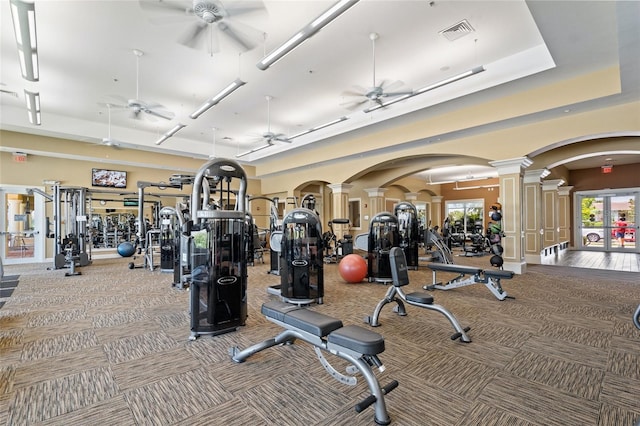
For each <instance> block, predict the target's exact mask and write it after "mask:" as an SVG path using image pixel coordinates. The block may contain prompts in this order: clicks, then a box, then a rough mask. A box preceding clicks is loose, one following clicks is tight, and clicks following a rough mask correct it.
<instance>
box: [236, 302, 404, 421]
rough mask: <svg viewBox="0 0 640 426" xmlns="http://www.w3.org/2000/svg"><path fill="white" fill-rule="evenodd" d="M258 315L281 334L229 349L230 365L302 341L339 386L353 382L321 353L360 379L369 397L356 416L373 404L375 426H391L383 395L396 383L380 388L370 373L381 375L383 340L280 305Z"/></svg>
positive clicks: (336, 321)
mask: <svg viewBox="0 0 640 426" xmlns="http://www.w3.org/2000/svg"><path fill="white" fill-rule="evenodd" d="M262 314H263V315H265V317H266V318H267V319H268V320H269V321H271V322H273V323H275V324H278V325H279V326H281V327H283V328H285V330H284V331H283V332H281V333H280V334H278V335H277V336H276V337H274V338H272V339H267V340H265V341H264V342H260V343H256V344H255V345H253V346H250V347H248V348H246V349H244V350H239V349H238V348H237V347H233V348H231V349H229V354H230V355H231V359H232V360H233V361H235V362H237V363H241V362H244V361H245V360H246V359H247V358H249V357H250V356H252V355H254V354H256V353H258V352H260V351H262V350H264V349H267V348H270V347H272V346H276V345H280V344H284V343H287V344H291V343H293V342H294V341H295V340H296V339H300V340H304V341H305V342H307V343H310V344H311V345H313V346H314V350H315V352H316V355H317V356H318V358H319V359H320V363H321V364H322V366H323V367H324V368H325V369H326V370H327V371H328V372H329V374H330V375H331V376H332V377H333V378H335V379H336V380H338V381H339V382H341V383H344V384H347V385H350V386H355V385H356V383H357V379H356V377H353V376H347V375H344V374H342V373H340V372H338V371H337V370H335V369H334V368H333V367H332V366H331V365H330V364H329V362H328V361H327V360H326V359H325V358H324V356H323V355H322V352H321V350H324V351H326V352H330V353H332V354H334V355H336V356H338V357H340V358H342V359H344V360H347V361H348V362H350V363H351V364H352V366H349V367H348V368H347V373H348V374H355V373H356V372H357V371H359V372H360V373H361V374H362V375H363V376H364V378H365V380H366V381H367V384H368V385H369V389H370V391H371V395H369V396H368V397H367V398H365V399H364V400H363V401H362V402H360V403H359V404H357V405H356V406H355V409H356V412H358V413H359V412H361V411H363V410H364V409H365V408H367V407H368V406H370V405H372V404H374V406H375V417H374V420H375V422H376V423H377V424H379V425H388V424H389V423H391V419H390V417H389V414H388V413H387V408H386V405H385V402H384V395H385V394H387V393H389V392H391V391H392V390H393V389H395V388H396V387H397V386H398V382H397V381H396V380H393V381H392V382H391V383H389V384H388V385H386V386H384V387H380V384H379V383H378V379H376V377H375V375H374V373H373V370H372V366H374V365H375V366H376V367H377V368H378V370H379V371H380V372H382V371H384V366H383V365H382V362H381V361H380V359H379V358H378V354H380V353H382V352H384V338H383V337H382V336H381V335H380V334H378V333H374V332H372V331H370V330H367V329H364V328H362V327H359V326H357V325H347V326H343V324H342V321H341V320H339V319H337V318H333V317H330V316H328V315H324V314H321V313H319V312H315V311H312V310H309V309H306V308H303V307H300V306H296V305H291V304H288V303H284V302H280V301H272V302H267V303H265V304H263V305H262Z"/></svg>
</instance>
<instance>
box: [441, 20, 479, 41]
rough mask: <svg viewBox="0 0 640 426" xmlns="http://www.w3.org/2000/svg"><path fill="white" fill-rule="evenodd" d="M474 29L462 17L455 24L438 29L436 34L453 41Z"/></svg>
mask: <svg viewBox="0 0 640 426" xmlns="http://www.w3.org/2000/svg"><path fill="white" fill-rule="evenodd" d="M474 31H475V30H474V29H473V27H472V26H471V24H470V23H469V21H467V20H466V19H464V20H462V21H460V22H458V23H457V24H454V25H452V26H450V27H449V28H445V29H444V30H441V31H438V34H440V35H442V36H444V37H445V38H446V39H447V40H449V41H453V40H457V39H459V38H460V37H464V36H466V35H467V34H469V33H472V32H474Z"/></svg>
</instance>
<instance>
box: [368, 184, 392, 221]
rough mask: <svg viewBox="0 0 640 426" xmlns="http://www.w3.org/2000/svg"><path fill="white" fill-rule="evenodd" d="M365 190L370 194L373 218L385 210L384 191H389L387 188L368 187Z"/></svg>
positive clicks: (370, 211) (370, 213)
mask: <svg viewBox="0 0 640 426" xmlns="http://www.w3.org/2000/svg"><path fill="white" fill-rule="evenodd" d="M365 192H366V193H367V195H368V196H369V217H370V219H369V220H371V219H373V217H374V216H375V215H377V214H378V213H381V212H383V211H385V206H384V193H385V192H387V189H386V188H368V189H365Z"/></svg>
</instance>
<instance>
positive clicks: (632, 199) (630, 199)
mask: <svg viewBox="0 0 640 426" xmlns="http://www.w3.org/2000/svg"><path fill="white" fill-rule="evenodd" d="M639 199H640V190H638V189H626V190H625V189H619V190H607V191H582V192H577V193H576V194H575V199H574V201H575V203H574V206H575V208H574V211H575V217H574V219H575V220H574V223H576V225H577V226H576V228H577V229H576V234H575V235H574V238H575V241H576V244H575V246H576V247H579V248H580V249H583V250H596V251H619V252H639V251H640V250H639V248H638V247H639V246H638V243H637V241H636V234H637V231H638V218H640V212H639V210H638V209H639V208H640V206H638V200H639ZM622 218H624V221H621V219H622Z"/></svg>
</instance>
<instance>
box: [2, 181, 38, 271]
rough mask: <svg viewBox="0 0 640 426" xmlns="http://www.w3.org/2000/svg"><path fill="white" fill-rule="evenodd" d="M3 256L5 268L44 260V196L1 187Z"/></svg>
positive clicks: (17, 188)
mask: <svg viewBox="0 0 640 426" xmlns="http://www.w3.org/2000/svg"><path fill="white" fill-rule="evenodd" d="M0 208H2V212H3V214H2V215H1V218H0V239H1V243H0V256H1V257H2V261H3V263H4V264H5V265H11V264H16V263H31V262H42V261H44V259H43V256H44V250H43V249H44V244H43V237H44V236H43V232H41V229H42V223H41V222H42V221H43V210H44V201H43V200H42V197H36V196H34V195H33V193H32V194H29V191H27V189H26V188H19V187H2V188H0Z"/></svg>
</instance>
